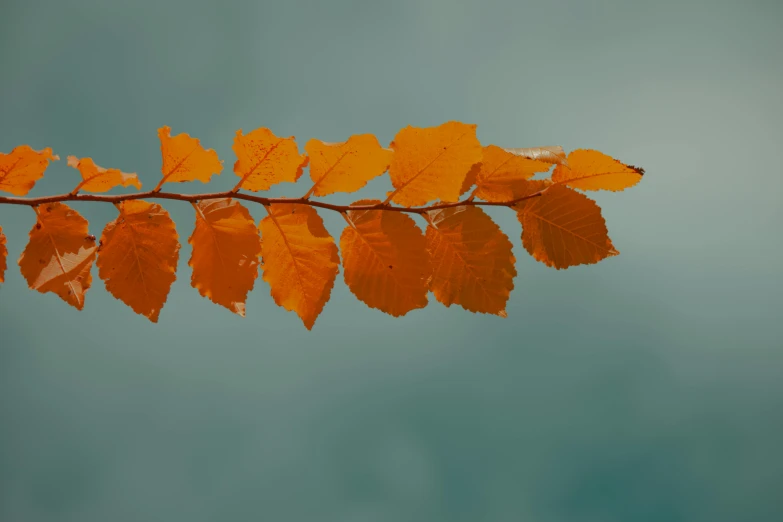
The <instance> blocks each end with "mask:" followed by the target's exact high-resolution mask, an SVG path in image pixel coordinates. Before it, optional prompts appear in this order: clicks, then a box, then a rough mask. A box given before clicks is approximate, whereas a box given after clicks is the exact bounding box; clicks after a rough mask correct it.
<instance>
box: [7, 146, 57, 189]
mask: <svg viewBox="0 0 783 522" xmlns="http://www.w3.org/2000/svg"><path fill="white" fill-rule="evenodd" d="M58 159H60V157H59V156H57V155H55V154H52V149H50V148H48V147H47V148H45V149H44V150H41V151H38V150H33V149H32V148H30V146H29V145H20V146H19V147H16V148H15V149H14V150H12V151H11V153H10V154H3V153H2V152H0V190H2V191H4V192H10V193H11V194H14V195H16V196H24V195H26V194H27V193H28V192H30V189H32V188H33V186H34V185H35V182H36V181H38V180H39V179H41V178H42V177H43V175H44V171H45V170H46V167H48V166H49V161H50V160H51V161H54V160H58Z"/></svg>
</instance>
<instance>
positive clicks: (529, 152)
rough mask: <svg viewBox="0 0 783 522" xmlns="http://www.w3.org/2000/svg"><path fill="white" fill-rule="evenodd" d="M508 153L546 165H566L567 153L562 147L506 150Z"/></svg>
mask: <svg viewBox="0 0 783 522" xmlns="http://www.w3.org/2000/svg"><path fill="white" fill-rule="evenodd" d="M505 150H506V151H507V152H510V153H511V154H514V155H516V156H522V157H523V158H527V159H531V160H535V161H543V162H544V163H550V164H556V165H563V164H565V163H566V155H565V151H563V147H561V146H560V145H557V146H552V147H530V148H523V149H520V148H512V149H505Z"/></svg>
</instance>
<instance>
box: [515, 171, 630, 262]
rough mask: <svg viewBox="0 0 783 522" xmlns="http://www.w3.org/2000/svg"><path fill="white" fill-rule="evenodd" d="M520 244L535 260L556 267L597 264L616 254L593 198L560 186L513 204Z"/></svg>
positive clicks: (553, 186) (554, 186)
mask: <svg viewBox="0 0 783 522" xmlns="http://www.w3.org/2000/svg"><path fill="white" fill-rule="evenodd" d="M515 208H516V209H517V217H518V218H519V221H520V223H522V245H523V246H524V247H525V249H526V250H527V251H528V252H529V253H530V255H532V256H533V257H534V258H535V259H537V260H538V261H541V262H542V263H545V264H546V265H548V266H552V267H555V268H557V269H561V268H568V267H569V266H574V265H583V264H591V263H597V262H598V261H600V260H602V259H604V258H606V257H609V256H615V255H617V254H619V252H617V250H615V248H614V246H613V245H612V241H611V240H610V239H609V236H608V232H607V230H606V223H605V222H604V218H603V216H601V209H600V208H599V207H598V205H597V204H596V203H595V201H593V200H592V199H590V198H588V197H587V196H584V195H583V194H580V193H579V192H576V191H574V190H571V189H569V188H567V187H564V186H563V185H552V186H551V187H549V188H548V189H547V190H546V192H544V194H543V195H542V196H540V197H536V198H531V199H528V200H525V201H523V202H521V203H519V204H517V205H516V206H515Z"/></svg>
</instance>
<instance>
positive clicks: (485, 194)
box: [475, 145, 551, 201]
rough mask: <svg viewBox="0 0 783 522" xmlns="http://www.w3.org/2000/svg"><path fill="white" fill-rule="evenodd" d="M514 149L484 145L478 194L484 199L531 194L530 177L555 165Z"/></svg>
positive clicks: (506, 198)
mask: <svg viewBox="0 0 783 522" xmlns="http://www.w3.org/2000/svg"><path fill="white" fill-rule="evenodd" d="M513 150H514V149H501V148H500V147H496V146H495V145H489V146H487V147H484V155H483V156H482V158H481V166H480V168H479V170H478V174H477V176H476V185H477V187H476V191H475V195H476V197H478V198H481V199H483V200H484V201H513V200H515V199H517V198H519V197H522V196H523V195H525V194H526V193H527V191H528V189H529V187H530V183H529V182H528V180H529V179H530V178H532V177H533V176H534V175H535V174H536V173H537V172H546V171H548V170H549V169H550V167H551V165H550V164H549V163H546V162H543V161H536V160H532V159H528V158H526V157H525V156H521V155H518V154H515V153H514V152H512V151H513Z"/></svg>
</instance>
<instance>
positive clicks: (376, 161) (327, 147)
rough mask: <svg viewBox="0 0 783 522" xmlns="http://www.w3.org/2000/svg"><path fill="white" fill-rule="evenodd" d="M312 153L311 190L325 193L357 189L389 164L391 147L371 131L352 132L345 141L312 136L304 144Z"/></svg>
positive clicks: (378, 174) (313, 192)
mask: <svg viewBox="0 0 783 522" xmlns="http://www.w3.org/2000/svg"><path fill="white" fill-rule="evenodd" d="M305 150H306V151H307V154H308V156H309V157H310V179H312V180H313V183H314V185H313V188H312V189H310V192H309V193H308V196H309V195H310V193H312V194H315V195H316V196H326V195H328V194H333V193H335V192H355V191H357V190H359V189H360V188H362V187H363V186H365V185H366V184H367V182H368V181H370V180H371V179H373V178H375V177H377V176H380V175H381V174H383V173H384V172H386V169H388V168H389V162H390V161H391V157H392V151H391V150H389V149H384V148H383V147H381V145H380V143H378V140H377V139H376V138H375V136H373V135H372V134H358V135H355V136H351V137H350V138H349V139H348V141H344V142H342V143H324V142H322V141H320V140H315V139H312V140H310V141H308V142H307V145H305Z"/></svg>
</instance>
